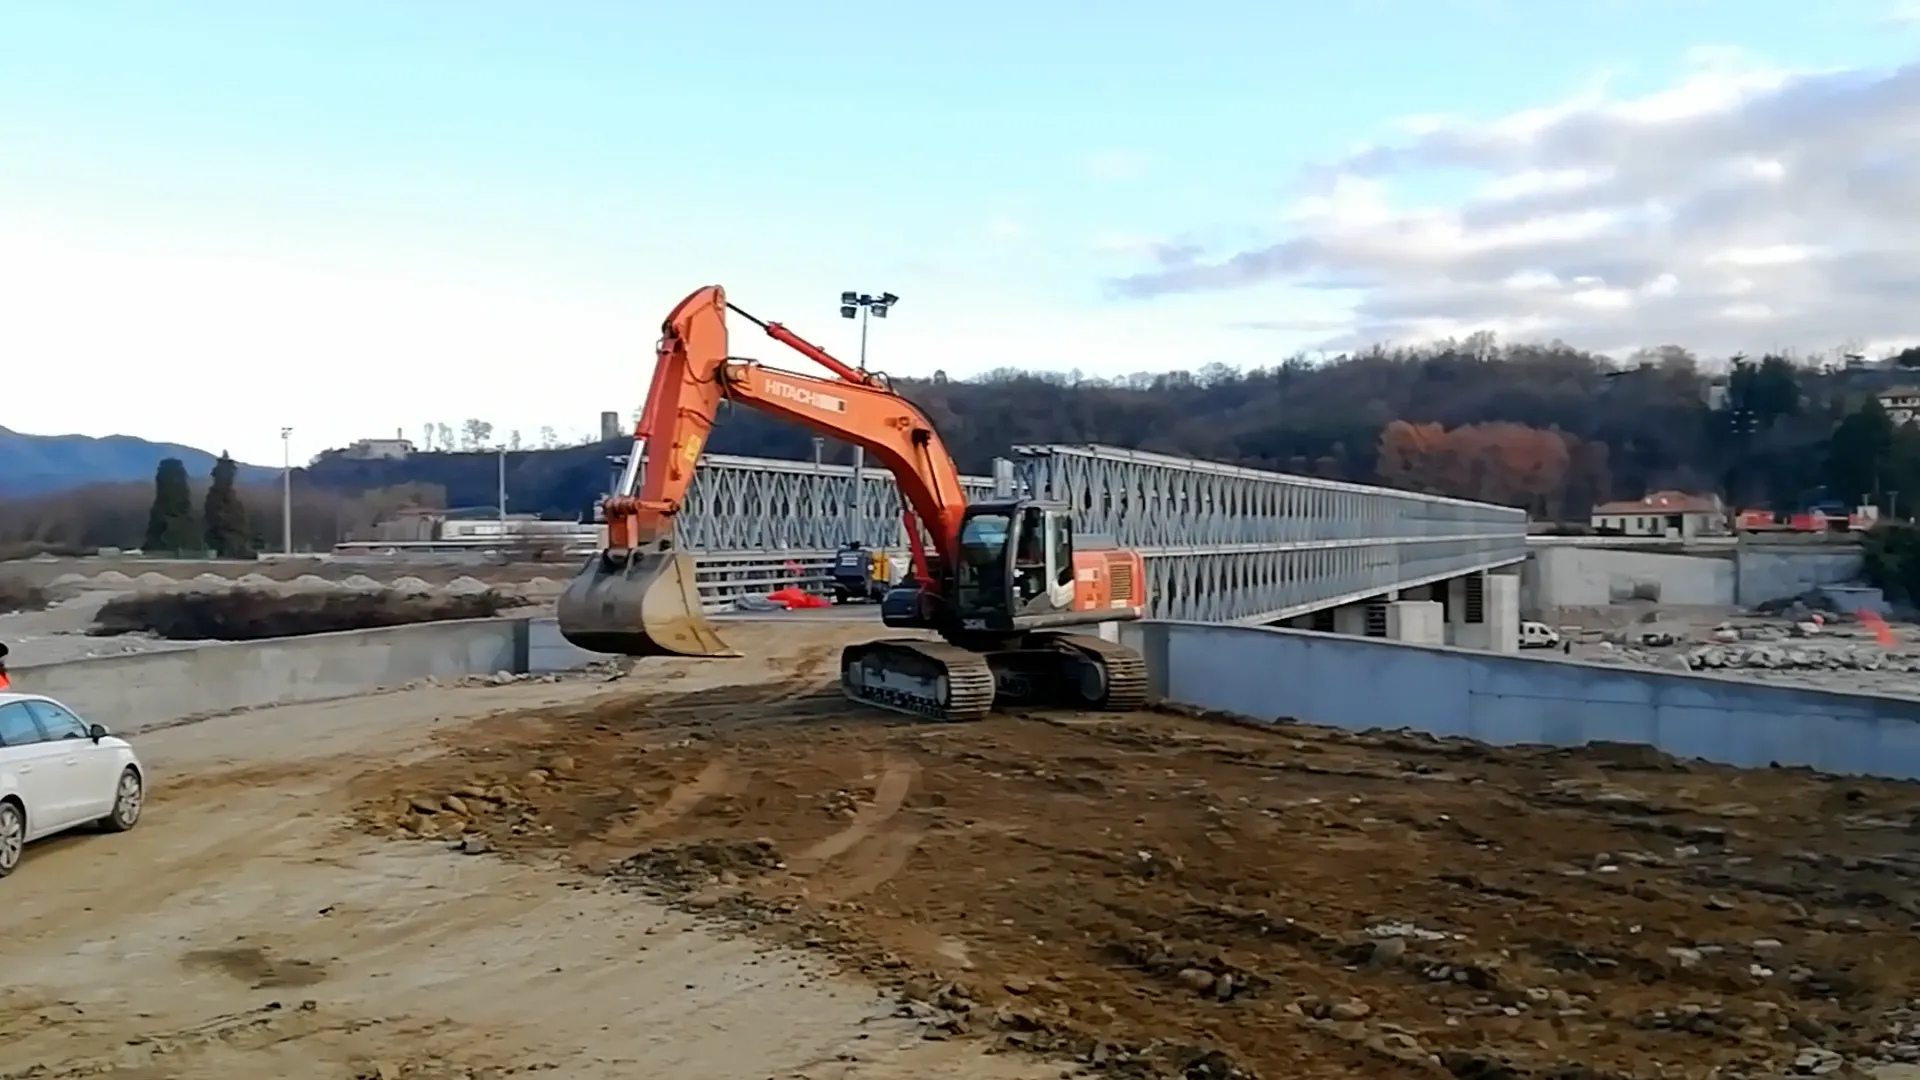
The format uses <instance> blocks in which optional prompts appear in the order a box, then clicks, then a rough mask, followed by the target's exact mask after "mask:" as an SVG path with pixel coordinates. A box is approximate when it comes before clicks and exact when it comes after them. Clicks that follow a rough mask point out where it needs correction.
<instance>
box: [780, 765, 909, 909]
mask: <svg viewBox="0 0 1920 1080" xmlns="http://www.w3.org/2000/svg"><path fill="white" fill-rule="evenodd" d="M919 779H920V763H919V762H917V761H915V760H913V759H912V758H909V757H904V756H902V755H899V754H895V753H892V752H885V753H883V754H882V755H881V757H880V777H879V779H878V780H876V781H875V782H874V786H873V795H872V797H871V798H869V799H868V800H867V801H866V802H864V803H862V804H860V806H859V807H858V808H856V809H855V810H854V814H853V819H852V820H851V821H849V822H847V825H846V827H845V828H843V829H841V830H840V831H839V832H837V833H834V834H833V835H831V836H829V837H827V838H826V839H824V840H821V841H819V842H818V843H816V844H814V845H813V846H812V847H809V848H808V849H806V850H805V851H803V852H801V853H800V854H799V855H797V856H795V857H793V858H792V859H789V860H788V861H787V870H788V873H790V874H792V875H793V876H794V877H798V878H812V877H814V876H815V875H817V874H818V873H819V872H820V871H821V870H823V869H825V868H826V867H827V866H828V865H829V864H835V866H836V869H837V870H839V871H840V872H841V876H840V877H838V878H837V879H836V880H832V881H828V882H827V883H826V885H825V887H824V888H822V889H818V890H810V891H813V892H814V893H815V895H825V896H828V897H831V898H844V897H851V896H858V895H861V894H863V893H868V892H872V891H873V890H874V889H876V888H878V887H879V886H880V885H882V884H884V883H885V882H886V881H887V880H888V879H889V878H891V877H893V875H895V874H897V873H899V872H900V870H901V869H902V868H903V867H905V866H906V864H907V860H908V859H909V858H910V857H911V856H912V855H913V851H914V849H915V848H916V847H917V846H918V845H919V843H920V838H921V835H922V834H921V832H920V831H919V830H917V829H913V828H885V826H887V825H888V824H889V823H890V822H892V821H893V820H894V818H895V816H896V815H898V814H899V813H900V810H901V808H902V807H904V806H905V805H906V803H907V797H908V796H909V795H911V794H913V788H914V784H915V783H916V782H917V781H918V780H919ZM883 829H884V831H883ZM843 856H844V857H845V858H843Z"/></svg>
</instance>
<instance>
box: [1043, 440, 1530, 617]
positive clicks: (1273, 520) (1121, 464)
mask: <svg viewBox="0 0 1920 1080" xmlns="http://www.w3.org/2000/svg"><path fill="white" fill-rule="evenodd" d="M1014 467H1015V471H1016V473H1017V475H1018V478H1019V481H1020V486H1021V487H1022V488H1023V489H1024V490H1025V491H1026V492H1027V493H1028V494H1029V495H1030V496H1031V497H1033V498H1037V499H1043V500H1047V501H1052V502H1060V503H1064V504H1066V505H1067V506H1068V507H1069V508H1070V509H1071V510H1072V511H1073V514H1074V518H1075V525H1076V530H1077V531H1078V532H1079V533H1080V535H1083V536H1087V535H1099V536H1105V537H1109V538H1111V539H1112V540H1113V541H1114V542H1115V543H1118V544H1119V545H1121V546H1122V547H1128V548H1133V549H1134V550H1137V551H1139V552H1141V554H1142V555H1144V556H1145V557H1146V560H1147V580H1148V589H1149V601H1148V616H1149V617H1150V618H1157V619H1193V620H1199V621H1205V622H1269V621H1273V620H1277V619H1283V618H1289V617H1291V616H1294V615H1300V614H1305V613H1307V612H1309V611H1314V610H1317V609H1319V608H1323V607H1328V606H1332V605H1334V604H1339V603H1349V602H1352V601H1354V600H1358V599H1363V598H1365V597H1367V596H1373V595H1379V594H1382V593H1386V592H1389V591H1391V590H1393V589H1397V588H1407V587H1411V586H1413V585H1417V584H1423V583H1426V582H1429V581H1438V580H1441V579H1443V578H1447V577H1453V576H1456V575H1459V574H1465V573H1469V572H1472V571H1475V570H1482V569H1486V568H1489V567H1494V566H1501V565H1507V564H1510V563H1514V562H1518V561H1520V560H1522V559H1524V558H1525V557H1526V554H1527V517H1526V513H1525V511H1522V510H1519V509H1516V508H1513V507H1507V506H1495V505H1492V504H1490V503H1477V502H1469V501H1467V500H1464V499H1449V498H1444V497H1441V496H1436V495H1422V494H1418V493H1415V492H1407V491H1395V490H1392V489H1390V488H1379V487H1369V486H1366V485H1362V484H1348V483H1342V482H1339V481H1333V480H1322V479H1319V478H1316V477H1307V476H1294V475H1291V474H1288V473H1277V472H1266V471H1264V470H1259V469H1247V468H1241V467H1238V466H1233V465H1222V464H1219V463H1217V462H1211V461H1197V460H1194V459H1190V458H1179V457H1172V456H1169V455H1165V454H1153V453H1147V452H1144V451H1138V450H1122V449H1118V448H1115V447H1106V446H1061V445H1050V446H1021V447H1016V448H1015V449H1014Z"/></svg>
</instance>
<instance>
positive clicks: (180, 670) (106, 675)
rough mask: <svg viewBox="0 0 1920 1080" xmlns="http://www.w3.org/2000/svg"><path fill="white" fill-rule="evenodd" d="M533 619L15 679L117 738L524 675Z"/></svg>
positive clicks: (64, 669) (229, 646)
mask: <svg viewBox="0 0 1920 1080" xmlns="http://www.w3.org/2000/svg"><path fill="white" fill-rule="evenodd" d="M527 623H528V620H526V619H473V620H467V621H462V622H437V623H420V624H417V625H413V626H395V627H388V628H385V629H379V630H349V631H346V632H344V633H338V634H312V635H309V636H306V637H297V638H278V639H275V640H272V641H247V642H220V643H215V644H210V645H203V646H199V647H197V648H192V649H176V650H173V651H170V652H156V653H144V654H138V655H133V656H107V657H98V658H95V659H91V660H76V661H73V662H71V663H65V664H37V665H33V666H30V667H20V668H15V669H13V671H12V675H13V682H14V687H15V688H16V689H18V690H22V691H26V692H30V693H39V694H46V695H48V696H50V697H54V698H58V699H60V700H61V701H64V702H66V703H68V704H69V705H72V706H73V707H74V708H75V709H76V710H78V711H79V712H80V714H81V715H83V716H85V717H87V718H88V719H90V720H97V721H99V722H100V723H103V724H105V725H107V726H108V727H109V728H112V729H113V730H115V731H124V732H129V733H132V732H138V731H141V730H144V729H146V728H151V727H154V726H156V725H160V724H165V723H168V722H171V721H174V720H181V719H185V718H187V717H192V716H203V715H206V714H209V713H215V712H225V711H228V710H232V709H241V708H249V707H254V706H260V705H286V704H291V703H294V702H300V701H321V700H325V699H327V698H337V697H348V696H351V695H354V694H363V693H366V692H367V691H370V690H377V689H380V688H383V687H393V686H402V685H405V684H406V683H409V682H412V681H413V680H415V679H423V678H427V677H428V676H436V677H439V678H459V677H461V676H466V675H481V674H488V673H491V672H495V671H525V670H527V661H528V632H527V629H528V627H527Z"/></svg>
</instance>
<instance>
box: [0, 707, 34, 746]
mask: <svg viewBox="0 0 1920 1080" xmlns="http://www.w3.org/2000/svg"><path fill="white" fill-rule="evenodd" d="M40 741H42V740H41V737H40V725H38V724H36V723H34V722H33V714H32V713H30V712H28V711H27V706H26V704H25V703H23V702H19V701H16V702H13V703H12V704H8V705H0V746H32V745H33V744H34V743H37V742H40Z"/></svg>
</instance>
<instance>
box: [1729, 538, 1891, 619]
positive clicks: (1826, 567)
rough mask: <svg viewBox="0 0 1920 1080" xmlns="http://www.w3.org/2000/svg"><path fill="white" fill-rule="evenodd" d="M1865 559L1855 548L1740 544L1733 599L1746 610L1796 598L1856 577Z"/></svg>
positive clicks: (1735, 562) (1735, 559) (1735, 558)
mask: <svg viewBox="0 0 1920 1080" xmlns="http://www.w3.org/2000/svg"><path fill="white" fill-rule="evenodd" d="M1864 565H1865V558H1864V557H1863V556H1862V554H1861V552H1860V549H1859V548H1857V547H1832V548H1807V547H1801V548H1798V549H1794V548H1784V549H1782V548H1763V547H1748V546H1746V545H1744V544H1742V545H1741V547H1740V551H1739V554H1737V555H1736V556H1734V566H1735V568H1736V572H1737V574H1738V579H1737V583H1736V590H1735V597H1734V598H1735V600H1736V601H1737V602H1738V603H1740V604H1743V605H1745V606H1747V607H1752V606H1753V605H1755V604H1764V603H1766V602H1767V601H1769V600H1784V599H1786V598H1788V597H1791V596H1799V595H1801V594H1802V593H1805V592H1806V591H1808V590H1809V589H1813V588H1817V587H1819V586H1821V585H1840V584H1844V583H1845V582H1849V581H1853V580H1855V579H1857V578H1859V576H1860V573H1861V570H1862V569H1863V567H1864Z"/></svg>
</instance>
